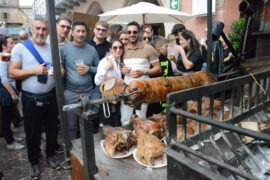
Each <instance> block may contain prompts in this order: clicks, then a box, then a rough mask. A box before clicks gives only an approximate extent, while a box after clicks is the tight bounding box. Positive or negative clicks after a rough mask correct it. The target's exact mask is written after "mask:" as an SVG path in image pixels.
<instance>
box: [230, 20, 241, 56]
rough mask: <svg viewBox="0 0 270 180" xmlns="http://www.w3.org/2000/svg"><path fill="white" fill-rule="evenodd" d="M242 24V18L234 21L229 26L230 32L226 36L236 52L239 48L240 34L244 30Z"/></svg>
mask: <svg viewBox="0 0 270 180" xmlns="http://www.w3.org/2000/svg"><path fill="white" fill-rule="evenodd" d="M244 23H245V20H244V18H240V19H238V20H234V21H233V23H232V25H231V29H232V32H230V33H229V34H228V37H229V39H230V41H231V43H232V46H233V48H234V49H235V50H236V51H238V49H239V46H240V40H241V37H242V33H243V30H244Z"/></svg>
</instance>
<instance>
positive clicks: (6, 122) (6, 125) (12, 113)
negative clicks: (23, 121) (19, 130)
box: [2, 104, 18, 144]
mask: <svg viewBox="0 0 270 180" xmlns="http://www.w3.org/2000/svg"><path fill="white" fill-rule="evenodd" d="M16 111H18V109H17V106H16V104H13V105H12V106H2V131H3V136H4V138H5V140H6V143H7V144H12V143H13V141H14V138H13V133H12V131H11V128H10V125H11V121H12V119H15V118H16V116H17V114H16V113H17V112H16Z"/></svg>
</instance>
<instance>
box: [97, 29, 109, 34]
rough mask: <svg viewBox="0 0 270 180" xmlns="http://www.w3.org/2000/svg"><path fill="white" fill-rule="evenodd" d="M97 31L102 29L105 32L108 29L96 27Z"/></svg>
mask: <svg viewBox="0 0 270 180" xmlns="http://www.w3.org/2000/svg"><path fill="white" fill-rule="evenodd" d="M96 30H97V31H102V32H103V33H104V32H106V31H107V29H101V28H96Z"/></svg>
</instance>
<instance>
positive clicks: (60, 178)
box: [0, 127, 71, 180]
mask: <svg viewBox="0 0 270 180" xmlns="http://www.w3.org/2000/svg"><path fill="white" fill-rule="evenodd" d="M13 133H14V135H15V136H18V137H23V141H22V144H23V145H24V146H26V144H25V133H24V129H23V127H20V128H13ZM59 139H61V138H59ZM41 149H42V154H43V156H44V157H46V156H45V141H44V140H42V148H41ZM57 158H58V159H59V160H60V161H61V162H62V161H63V160H64V154H60V155H57ZM40 169H41V179H42V180H70V179H71V178H70V172H69V170H63V169H60V170H58V171H56V170H53V169H52V168H50V167H48V165H47V164H46V162H45V160H42V161H41V162H40ZM0 171H2V172H3V173H4V176H5V180H26V179H27V180H28V179H31V178H30V171H31V170H30V163H29V162H28V159H27V151H26V147H24V149H22V150H8V149H7V148H6V142H5V140H4V138H0Z"/></svg>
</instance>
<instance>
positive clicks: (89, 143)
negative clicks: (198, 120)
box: [79, 115, 97, 180]
mask: <svg viewBox="0 0 270 180" xmlns="http://www.w3.org/2000/svg"><path fill="white" fill-rule="evenodd" d="M93 117H94V116H91V115H90V116H88V118H87V119H84V118H83V116H79V119H80V132H81V143H82V154H83V168H84V175H85V179H86V180H91V179H94V175H95V174H96V173H97V167H96V159H95V147H94V137H93V126H92V118H93Z"/></svg>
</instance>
